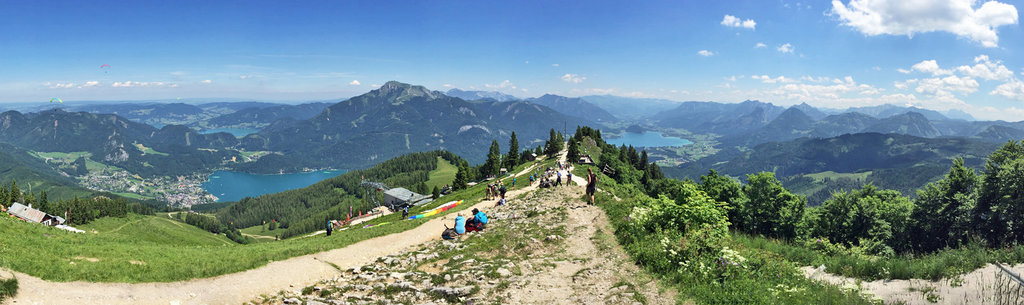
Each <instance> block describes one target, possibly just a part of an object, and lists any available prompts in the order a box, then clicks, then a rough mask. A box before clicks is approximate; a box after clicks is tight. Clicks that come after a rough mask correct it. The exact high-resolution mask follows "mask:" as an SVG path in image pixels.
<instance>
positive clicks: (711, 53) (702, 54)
mask: <svg viewBox="0 0 1024 305" xmlns="http://www.w3.org/2000/svg"><path fill="white" fill-rule="evenodd" d="M697 55H700V56H704V57H708V56H712V55H715V52H711V51H708V50H700V51H697Z"/></svg>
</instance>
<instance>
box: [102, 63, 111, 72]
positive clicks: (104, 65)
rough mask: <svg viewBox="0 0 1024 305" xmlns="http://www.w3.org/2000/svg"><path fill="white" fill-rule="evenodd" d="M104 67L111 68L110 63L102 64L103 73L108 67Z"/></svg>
mask: <svg viewBox="0 0 1024 305" xmlns="http://www.w3.org/2000/svg"><path fill="white" fill-rule="evenodd" d="M104 68H110V65H107V64H103V65H100V70H103V73H107V69H104Z"/></svg>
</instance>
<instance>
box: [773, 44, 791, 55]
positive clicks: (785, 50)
mask: <svg viewBox="0 0 1024 305" xmlns="http://www.w3.org/2000/svg"><path fill="white" fill-rule="evenodd" d="M793 49H795V48H794V47H793V45H792V44H789V43H786V44H783V45H781V46H779V47H778V48H775V50H777V51H779V52H782V53H793Z"/></svg>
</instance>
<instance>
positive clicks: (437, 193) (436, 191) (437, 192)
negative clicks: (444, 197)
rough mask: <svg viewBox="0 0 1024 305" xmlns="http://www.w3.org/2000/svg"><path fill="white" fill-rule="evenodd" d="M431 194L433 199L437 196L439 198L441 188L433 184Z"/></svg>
mask: <svg viewBox="0 0 1024 305" xmlns="http://www.w3.org/2000/svg"><path fill="white" fill-rule="evenodd" d="M431 195H432V196H431V197H432V198H433V199H434V200H437V198H441V189H439V188H437V186H436V185H435V186H434V192H433V193H431Z"/></svg>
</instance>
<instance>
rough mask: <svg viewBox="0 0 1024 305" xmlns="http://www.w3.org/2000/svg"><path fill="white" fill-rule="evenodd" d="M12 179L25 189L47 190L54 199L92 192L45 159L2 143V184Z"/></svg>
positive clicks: (0, 174) (0, 163)
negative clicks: (61, 172)
mask: <svg viewBox="0 0 1024 305" xmlns="http://www.w3.org/2000/svg"><path fill="white" fill-rule="evenodd" d="M82 166H83V167H84V166H85V165H84V164H82ZM12 180H13V181H17V182H18V184H20V185H21V187H22V188H25V190H29V189H34V191H35V192H40V191H46V192H47V193H49V196H50V198H53V199H56V198H71V197H72V196H74V195H85V194H91V193H92V191H90V190H88V189H85V188H81V187H79V186H78V184H77V183H76V182H75V180H74V179H73V178H70V177H67V176H64V175H61V174H60V173H59V172H57V171H56V170H54V168H53V167H51V166H50V165H49V164H47V163H46V162H45V161H43V160H40V159H38V158H36V157H34V156H32V155H30V154H29V153H28V152H27V151H25V150H23V149H20V148H17V147H14V146H12V145H10V144H6V143H0V184H6V183H10V182H11V181H12ZM29 185H31V188H30V187H29Z"/></svg>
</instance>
